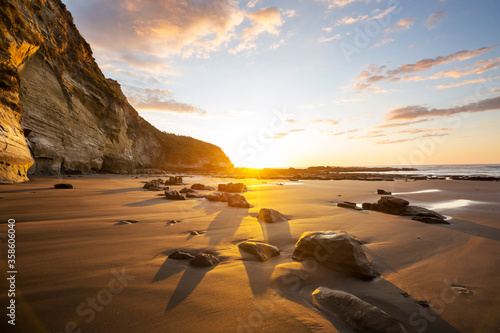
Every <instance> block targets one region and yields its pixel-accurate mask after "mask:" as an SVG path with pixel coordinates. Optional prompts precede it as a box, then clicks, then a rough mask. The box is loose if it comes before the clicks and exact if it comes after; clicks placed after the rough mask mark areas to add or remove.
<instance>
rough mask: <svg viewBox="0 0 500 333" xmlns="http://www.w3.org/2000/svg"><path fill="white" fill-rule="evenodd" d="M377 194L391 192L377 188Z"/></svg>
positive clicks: (388, 193) (389, 193)
mask: <svg viewBox="0 0 500 333" xmlns="http://www.w3.org/2000/svg"><path fill="white" fill-rule="evenodd" d="M377 194H382V195H391V194H392V193H391V192H387V191H385V190H381V189H378V190H377Z"/></svg>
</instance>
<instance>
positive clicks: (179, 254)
mask: <svg viewBox="0 0 500 333" xmlns="http://www.w3.org/2000/svg"><path fill="white" fill-rule="evenodd" d="M168 258H169V259H174V260H186V259H193V258H194V255H192V254H191V253H189V252H185V251H182V250H175V251H174V252H172V253H170V254H169V255H168Z"/></svg>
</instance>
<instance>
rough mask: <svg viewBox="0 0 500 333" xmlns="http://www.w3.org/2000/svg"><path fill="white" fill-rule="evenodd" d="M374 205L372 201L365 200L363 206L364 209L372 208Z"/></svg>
mask: <svg viewBox="0 0 500 333" xmlns="http://www.w3.org/2000/svg"><path fill="white" fill-rule="evenodd" d="M372 205H373V204H371V203H369V202H364V203H363V204H362V205H361V207H362V208H363V210H371V209H372Z"/></svg>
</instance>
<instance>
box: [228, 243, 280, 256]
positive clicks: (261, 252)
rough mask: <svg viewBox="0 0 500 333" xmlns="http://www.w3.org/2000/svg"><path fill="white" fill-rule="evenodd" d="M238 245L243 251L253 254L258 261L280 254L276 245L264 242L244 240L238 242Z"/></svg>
mask: <svg viewBox="0 0 500 333" xmlns="http://www.w3.org/2000/svg"><path fill="white" fill-rule="evenodd" d="M238 247H239V248H240V249H242V250H243V251H245V252H248V253H251V254H253V255H255V256H256V257H257V259H258V260H259V261H267V260H269V258H271V257H276V256H279V255H280V250H279V249H278V248H277V247H276V246H273V245H269V244H266V243H260V242H255V241H246V242H242V243H239V244H238Z"/></svg>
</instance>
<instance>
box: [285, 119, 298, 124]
mask: <svg viewBox="0 0 500 333" xmlns="http://www.w3.org/2000/svg"><path fill="white" fill-rule="evenodd" d="M285 122H286V123H289V124H296V123H297V120H295V119H287V120H285Z"/></svg>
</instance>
